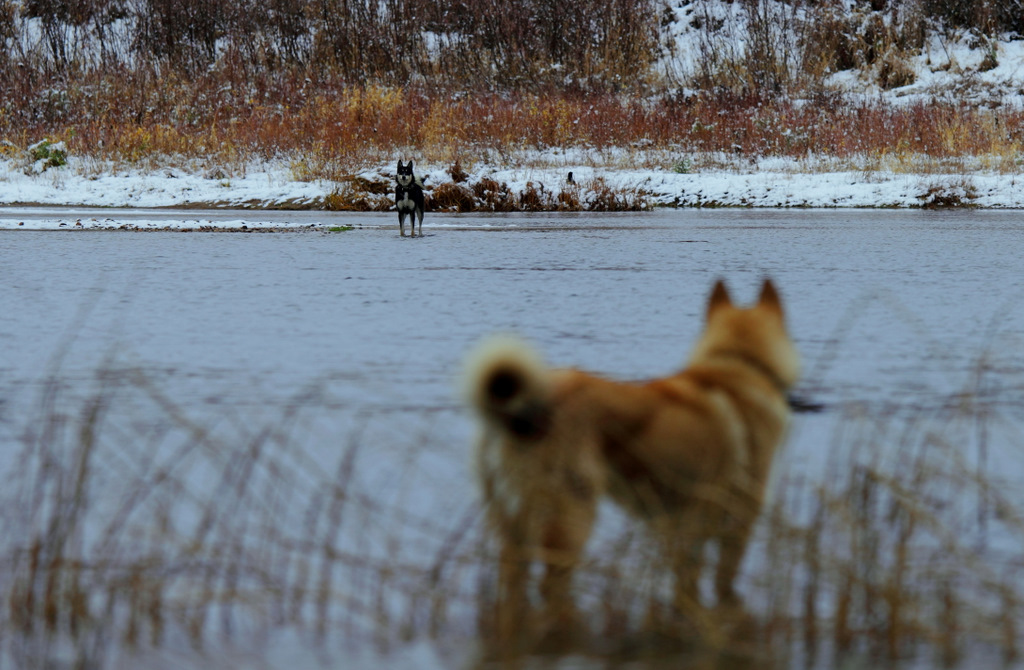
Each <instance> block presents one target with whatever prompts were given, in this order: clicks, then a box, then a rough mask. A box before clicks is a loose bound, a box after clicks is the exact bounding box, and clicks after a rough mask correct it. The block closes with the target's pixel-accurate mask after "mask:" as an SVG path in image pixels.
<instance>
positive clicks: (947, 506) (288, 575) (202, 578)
mask: <svg viewBox="0 0 1024 670" xmlns="http://www.w3.org/2000/svg"><path fill="white" fill-rule="evenodd" d="M983 370H984V367H983V366H982V365H981V364H979V371H981V372H979V376H978V384H977V388H972V389H967V390H966V391H965V393H964V394H963V395H962V396H961V397H960V398H957V399H955V402H953V403H951V404H948V405H946V406H941V407H934V408H925V407H904V408H893V409H891V410H883V411H879V409H878V408H876V407H871V406H858V405H849V406H847V407H846V408H845V409H841V410H838V411H842V413H843V416H842V417H841V418H840V419H839V420H838V421H836V423H835V425H836V433H835V435H834V437H833V439H832V440H831V441H830V443H829V444H828V445H827V447H828V453H829V456H828V458H827V461H828V463H827V466H825V467H824V468H823V469H822V472H823V473H824V474H823V476H822V475H813V474H808V473H807V472H805V471H803V470H801V469H799V468H797V469H788V468H784V469H783V470H782V471H781V472H780V480H779V482H778V484H777V486H776V492H775V495H774V498H773V500H774V502H773V504H772V505H771V506H770V507H769V508H768V509H767V510H766V512H765V513H764V516H763V519H762V522H761V527H760V531H759V534H758V537H760V540H758V541H756V542H755V545H754V548H753V550H752V555H751V557H750V560H749V561H748V571H747V582H746V585H745V587H744V589H743V590H744V591H745V593H746V597H747V601H748V603H749V613H748V614H745V615H743V616H739V617H737V616H736V613H735V612H731V613H730V612H717V611H715V610H711V611H709V612H707V613H704V614H699V615H692V613H691V617H690V618H689V619H688V620H687V621H688V622H687V623H685V624H682V625H680V624H679V623H676V622H675V621H674V619H673V617H671V616H667V617H666V616H665V614H666V613H667V610H666V605H665V603H667V602H668V597H669V590H668V588H667V587H668V585H667V582H666V579H665V576H666V574H667V571H666V569H665V566H664V565H662V564H661V558H660V552H658V551H657V549H656V548H655V547H652V546H651V543H650V541H649V538H646V537H645V536H644V535H643V533H642V531H640V530H639V529H637V528H636V527H634V526H633V525H631V524H629V523H625V522H624V520H623V519H621V518H619V519H616V518H612V519H611V520H610V521H607V522H606V523H605V524H604V530H603V531H602V532H599V533H598V537H597V538H596V540H597V545H596V546H595V547H594V548H593V549H592V551H590V552H589V555H590V556H591V558H590V559H589V562H588V563H587V565H585V566H583V568H582V569H581V571H580V574H579V577H578V581H577V591H578V601H579V603H580V605H581V607H583V608H584V611H586V612H587V613H588V614H587V617H586V621H587V624H588V626H587V628H586V630H581V631H580V632H579V635H578V637H576V638H575V639H574V640H572V641H571V643H569V645H568V646H566V647H561V648H556V649H555V650H554V651H562V652H574V653H582V654H584V655H588V656H596V657H599V658H604V659H606V661H607V660H610V659H617V660H618V661H623V662H625V661H627V660H630V661H634V662H637V663H641V665H640V666H638V667H645V666H644V665H642V664H643V663H647V664H649V667H659V663H662V664H663V663H678V662H682V661H683V660H684V659H685V660H686V661H687V662H697V661H700V662H702V663H707V664H711V665H720V664H723V663H724V664H729V665H736V666H738V667H791V666H793V665H795V664H804V663H807V664H809V665H814V664H819V665H825V666H835V665H839V664H841V663H842V662H843V660H842V659H851V658H863V659H874V660H872V661H870V662H871V663H894V662H897V661H899V660H906V659H918V660H921V659H925V660H926V661H927V659H932V660H935V659H939V660H941V661H942V662H947V663H949V664H951V665H956V664H957V662H958V660H965V662H966V661H969V660H970V659H972V658H977V654H978V653H994V654H996V655H1000V656H1003V657H1005V659H1007V660H1008V661H1012V660H1013V659H1016V658H1017V657H1018V654H1019V648H1018V644H1017V639H1018V635H1019V633H1020V632H1021V631H1020V627H1021V621H1022V619H1021V606H1022V604H1024V592H1022V589H1021V586H1020V585H1021V584H1024V580H1022V579H1021V578H1022V577H1024V574H1022V571H1024V558H1022V556H1021V551H1022V550H1021V544H1022V543H1021V540H1022V538H1024V508H1022V504H1021V500H1020V496H1019V495H1018V494H1017V490H1018V484H1019V482H1014V481H1012V480H1011V478H1012V477H1013V476H1014V473H1013V472H1012V471H1011V472H1007V477H1006V478H1003V477H1000V476H999V475H996V474H994V473H996V472H1006V471H1005V470H999V469H993V468H992V467H991V465H992V462H991V459H993V458H996V453H997V452H996V448H997V447H1006V446H1012V445H1013V444H1020V443H1021V439H1022V437H1024V436H1022V435H1021V434H1020V426H1019V422H1018V421H1017V420H1016V418H1015V417H1016V414H1017V413H1018V412H1017V411H1016V410H1015V409H1013V408H1010V409H998V406H997V405H995V404H993V400H994V399H993V398H992V397H990V396H988V395H986V393H984V383H983V377H984V375H983V374H982V372H983ZM325 393H326V392H325V390H324V385H323V384H322V383H319V384H311V385H310V387H309V388H308V389H307V390H305V391H303V392H302V393H300V394H299V395H297V396H296V397H294V398H291V399H288V400H286V401H285V402H283V403H281V404H279V405H277V406H276V407H277V409H274V410H273V411H271V412H269V413H268V412H264V413H263V414H262V416H261V417H260V420H259V421H256V422H254V421H252V420H251V419H248V420H247V419H245V418H244V417H242V416H233V415H232V414H231V413H230V412H228V413H227V414H225V415H223V417H222V418H221V419H220V420H218V421H217V422H215V423H212V424H207V423H204V422H203V421H199V420H197V419H196V418H194V417H193V416H192V415H193V412H191V411H189V410H187V409H185V408H184V407H182V406H180V405H178V404H177V403H176V402H175V401H174V399H173V398H170V397H168V396H167V395H166V394H165V393H164V392H163V391H162V390H161V389H160V388H159V387H158V386H157V385H154V384H153V383H152V381H151V380H150V379H149V378H147V377H146V376H145V375H144V374H142V373H140V372H139V371H137V370H133V369H130V368H128V369H126V368H119V367H117V366H114V365H111V366H109V367H107V368H105V369H102V370H100V371H99V372H98V373H97V375H96V376H95V381H94V383H93V385H92V388H91V389H89V390H88V391H87V392H86V393H85V394H84V395H81V396H77V395H71V394H70V391H69V388H68V387H67V386H66V384H65V381H64V380H62V379H60V378H59V377H58V376H54V377H53V378H52V379H51V380H50V382H49V383H48V384H47V385H46V386H45V388H44V391H43V393H42V394H41V397H40V398H39V401H38V403H37V404H36V405H35V409H34V410H33V412H32V413H31V415H30V416H29V417H28V418H27V419H26V420H25V422H24V424H23V425H21V424H20V423H19V426H18V430H17V431H13V432H11V433H10V434H9V435H8V436H7V437H6V438H5V442H6V443H7V444H8V447H9V448H19V449H20V453H19V454H18V456H17V459H16V461H15V462H16V463H17V465H16V466H15V467H14V471H13V472H12V474H13V478H12V479H11V480H10V482H11V483H10V484H8V486H7V487H6V488H5V493H4V495H5V496H6V499H5V500H4V504H5V508H6V509H7V510H8V512H7V513H6V514H5V516H4V519H3V521H2V531H3V532H2V537H3V538H4V539H3V541H2V543H0V589H2V590H0V595H2V598H3V608H2V610H0V628H2V630H3V631H4V634H3V635H2V636H0V659H7V662H10V663H13V664H14V666H15V667H19V668H42V667H51V664H52V663H53V662H56V659H58V658H60V659H64V660H68V659H72V661H71V662H72V665H75V666H76V667H104V666H106V665H108V664H111V663H112V662H113V661H114V660H116V659H122V660H123V659H125V658H127V657H130V655H131V654H134V653H143V654H144V653H145V651H146V650H152V649H161V648H163V647H164V646H165V645H169V644H170V645H180V642H181V641H182V640H185V641H187V642H188V644H190V645H191V646H193V647H194V648H195V649H196V650H197V652H198V651H199V650H202V649H204V648H206V647H207V646H209V645H216V644H217V643H218V642H220V641H223V640H229V641H233V643H235V644H238V645H241V646H243V647H244V646H246V645H251V644H255V643H256V638H255V637H254V636H257V637H258V636H262V635H264V634H266V633H269V632H273V631H283V630H290V631H296V632H298V633H299V634H300V635H302V636H305V637H307V638H308V639H312V640H319V641H320V642H321V643H324V644H330V643H332V642H337V641H339V640H340V641H344V642H345V644H352V645H356V646H360V645H365V646H369V647H374V648H376V649H379V650H381V651H382V652H384V653H386V650H388V649H390V648H393V647H395V646H400V645H402V644H405V643H406V642H407V641H409V640H414V639H424V638H426V639H436V640H439V641H444V640H448V641H450V640H452V639H465V638H467V637H469V638H472V637H474V636H476V637H478V638H479V639H480V640H481V641H482V642H483V643H484V644H483V649H485V650H486V649H487V644H486V643H487V641H488V639H489V638H490V635H491V622H490V620H489V616H488V613H489V612H490V611H491V610H490V605H489V603H490V602H491V599H492V597H493V584H494V577H495V560H496V556H495V555H494V553H493V549H492V548H491V547H490V546H489V545H488V544H487V543H486V542H485V541H484V540H483V539H482V536H481V527H480V519H479V514H478V511H477V507H478V504H477V501H476V499H475V494H474V493H473V489H472V484H471V483H470V482H469V481H461V480H458V479H457V477H456V473H458V472H459V468H458V467H455V464H454V461H452V462H449V463H448V465H447V466H446V467H447V471H448V472H449V473H450V474H449V475H444V476H440V478H438V476H437V475H436V474H435V475H433V477H434V479H427V480H425V481H426V482H430V481H436V485H437V488H436V490H434V491H433V493H430V494H429V495H430V502H429V503H425V502H424V501H422V500H421V501H420V502H412V501H408V500H407V501H405V502H404V503H403V502H402V501H401V496H400V495H397V491H398V489H402V488H405V486H403V485H399V486H398V487H397V489H396V488H394V487H393V486H385V487H383V488H382V487H381V485H380V483H379V482H380V481H381V480H380V477H381V473H382V471H384V472H386V473H387V477H386V480H387V481H393V480H394V479H395V477H398V479H403V478H405V477H413V479H411V480H409V481H411V482H415V483H416V484H417V485H421V484H422V482H423V481H424V480H422V479H421V478H422V477H424V475H425V473H427V472H434V473H436V472H437V467H436V466H437V463H435V464H433V465H434V467H428V468H422V467H421V466H420V465H418V463H419V459H422V458H438V457H439V456H438V455H440V459H441V460H440V461H439V463H444V462H445V459H446V458H451V459H455V460H461V458H462V456H459V452H460V450H458V449H456V450H454V451H453V452H446V451H445V449H443V448H441V449H427V450H424V449H423V445H430V444H433V442H432V440H435V439H436V437H435V436H434V430H435V428H436V427H437V426H438V425H440V424H438V423H437V421H438V419H437V418H436V417H434V418H432V414H431V413H430V412H426V411H420V410H415V409H410V410H403V411H402V412H401V413H400V414H399V415H398V416H396V415H395V414H393V413H386V414H381V413H379V412H377V413H367V412H362V411H350V412H349V414H348V415H347V416H348V419H347V420H346V421H343V422H342V425H345V426H346V428H345V429H344V430H345V432H346V434H345V435H342V436H337V437H339V438H340V439H339V440H338V441H337V442H334V440H332V441H331V444H330V445H326V446H324V445H313V444H307V443H304V442H303V439H304V436H306V435H308V434H309V433H307V432H306V427H307V426H308V425H309V424H313V423H316V422H317V421H318V420H319V418H318V416H317V414H318V413H320V412H331V413H335V414H336V413H337V412H338V411H339V410H338V404H337V403H336V402H335V401H332V400H330V398H329V395H325ZM449 411H453V410H449V409H443V410H441V412H442V413H447V412H449ZM435 413H436V410H435ZM443 420H444V421H449V420H450V417H446V418H444V419H443ZM396 421H399V422H401V423H403V424H405V425H407V426H409V427H412V429H411V430H403V431H398V432H395V433H393V436H401V438H400V439H399V438H398V437H395V439H396V440H398V442H396V443H395V444H391V445H384V444H380V443H376V442H374V440H377V439H379V435H380V430H379V429H380V427H381V426H394V425H395V422H396ZM332 425H338V424H337V423H336V422H335V423H332ZM417 426H418V428H416V427H417ZM22 429H24V430H23V431H22ZM373 435H376V436H377V437H371V436H373ZM401 440H405V442H401ZM823 446H824V445H823ZM449 448H451V447H450V445H449ZM467 448H468V446H467ZM446 453H449V456H444V454H446ZM325 454H326V455H327V456H326V457H325ZM442 467H445V466H442ZM1017 472H1018V474H1019V472H1020V470H1019V469H1018V471H1017ZM396 473H397V475H396ZM426 488H427V489H428V490H429V489H430V485H429V483H428V484H427V485H426ZM410 503H411V504H410ZM442 510H444V511H442ZM652 612H661V615H660V616H654V617H653V618H652V616H651V615H652ZM541 648H543V646H542V647H541ZM549 651H551V649H549ZM487 657H488V653H487V652H486V651H485V652H484V655H483V658H487ZM673 659H674V660H673ZM801 659H803V660H801Z"/></svg>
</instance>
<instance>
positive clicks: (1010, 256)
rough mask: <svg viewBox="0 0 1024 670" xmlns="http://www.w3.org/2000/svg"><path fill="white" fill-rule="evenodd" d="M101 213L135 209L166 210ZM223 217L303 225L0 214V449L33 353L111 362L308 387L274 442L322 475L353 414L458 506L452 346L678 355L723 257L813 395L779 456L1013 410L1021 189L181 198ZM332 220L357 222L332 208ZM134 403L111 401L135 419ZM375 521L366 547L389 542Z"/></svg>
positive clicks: (1021, 367) (668, 365) (194, 400)
mask: <svg viewBox="0 0 1024 670" xmlns="http://www.w3.org/2000/svg"><path fill="white" fill-rule="evenodd" d="M103 214H104V216H106V217H110V218H111V219H113V220H114V222H119V221H129V220H134V221H138V220H140V219H141V220H144V221H147V222H151V223H153V224H154V226H159V225H160V224H161V222H163V223H166V222H168V221H171V220H173V219H175V217H181V216H182V215H181V214H180V213H175V212H146V213H142V214H140V213H125V212H118V211H105V212H104V213H103ZM0 216H3V212H0ZM17 216H19V217H32V216H37V217H51V218H53V217H58V218H61V217H63V218H69V219H70V218H72V217H74V216H76V213H74V212H63V211H58V212H32V211H25V210H19V211H18V213H17ZM218 217H219V218H230V219H231V220H236V221H237V220H244V221H250V222H251V224H252V225H251V226H250V227H252V228H256V227H260V226H261V225H262V226H264V227H267V226H272V224H274V223H275V222H301V223H303V224H304V225H305V224H306V222H307V221H308V222H309V223H313V224H319V225H315V226H314V227H313V228H306V229H303V232H281V233H273V234H271V233H262V234H225V233H201V232H191V233H181V232H146V233H130V232H104V231H77V232H76V231H62V232H32V231H7V232H0V258H2V264H0V282H2V284H0V285H2V287H3V288H2V290H0V315H3V316H2V317H0V461H6V462H7V464H8V465H10V464H11V461H12V457H13V456H14V454H15V453H16V447H15V445H16V443H17V440H18V439H19V438H18V436H19V435H21V433H22V431H23V430H24V429H25V422H26V419H25V417H31V416H33V415H32V408H33V407H35V405H36V403H37V402H38V398H39V397H40V395H41V393H42V391H43V390H44V389H45V388H47V386H46V379H47V378H48V377H49V376H50V375H56V376H57V377H59V379H60V380H61V389H62V391H61V392H62V396H61V398H62V399H63V402H66V403H68V404H69V405H71V404H73V401H74V400H75V399H76V398H83V397H87V396H88V395H89V393H90V392H92V390H94V389H95V386H96V371H97V370H98V369H102V368H104V367H109V366H113V367H118V368H130V369H133V370H138V371H140V372H141V373H142V375H143V376H144V378H145V379H146V380H148V383H151V384H153V385H154V386H155V387H156V388H158V389H159V390H160V392H161V393H162V394H164V395H165V396H167V397H168V398H170V399H171V400H172V401H173V402H174V403H175V404H176V405H177V406H178V407H180V408H181V409H182V410H183V411H184V412H185V413H187V414H188V416H189V417H191V420H193V421H195V422H196V423H197V424H199V425H203V424H207V423H210V422H218V421H220V422H223V421H225V417H228V418H229V422H230V423H232V425H235V426H236V428H237V426H243V427H245V426H249V425H258V424H259V422H260V421H264V422H273V421H275V420H276V419H275V417H279V416H283V415H284V414H285V413H286V412H287V411H289V409H290V408H294V407H296V406H303V408H304V410H308V413H309V417H308V418H307V420H306V421H305V422H304V423H303V424H302V426H301V427H300V428H297V429H295V430H296V433H295V435H294V436H293V437H294V440H293V441H294V442H296V443H307V442H308V443H313V444H314V445H315V446H313V447H310V449H311V452H310V453H311V454H312V459H313V460H314V461H317V463H318V464H321V465H322V471H323V472H324V473H328V474H326V475H325V476H326V477H329V476H332V475H330V474H329V473H333V472H334V467H335V463H336V461H337V459H338V458H339V455H340V454H341V453H342V449H341V445H343V444H344V442H345V439H346V438H347V437H348V436H350V435H351V434H352V432H353V431H354V430H357V429H358V430H364V431H366V434H367V435H369V436H371V437H373V438H374V439H373V440H370V442H371V443H373V444H380V445H383V446H381V448H380V451H378V452H376V453H375V455H374V457H373V458H372V459H370V460H372V461H374V462H379V463H385V464H390V465H388V466H387V467H376V468H374V467H370V468H369V469H368V474H367V479H366V481H365V482H363V486H364V490H365V491H366V492H367V493H368V494H370V493H373V494H374V495H377V496H378V497H380V498H382V499H383V500H384V501H385V502H386V503H387V505H389V506H390V507H389V509H393V510H405V511H410V510H411V511H415V512H417V513H424V514H427V513H428V512H429V510H442V511H441V512H440V513H441V514H443V515H446V517H449V518H454V517H456V516H458V515H460V514H464V513H465V510H466V509H467V508H471V507H472V506H473V505H475V501H474V493H473V487H472V484H471V481H470V474H469V472H468V468H467V467H466V461H467V459H468V453H469V441H470V436H471V432H472V428H471V425H470V422H469V419H468V417H467V416H466V415H465V413H464V412H463V411H462V408H461V405H460V403H459V401H458V397H457V381H456V379H457V375H458V370H459V365H460V361H461V358H462V356H463V354H464V352H465V351H466V349H467V348H468V347H469V346H471V345H472V344H473V343H474V342H475V341H476V340H478V339H479V338H480V337H482V336H484V335H486V334H489V333H492V332H495V331H516V332H519V333H521V334H523V335H525V336H526V337H528V338H529V339H530V340H532V341H533V342H535V343H536V345H537V346H538V347H539V349H540V350H541V351H542V352H543V353H544V355H545V357H546V358H547V359H548V360H549V361H551V362H553V363H555V364H558V365H574V366H579V367H582V368H586V369H590V370H594V371H599V372H603V373H606V374H609V375H611V376H615V377H620V378H638V377H650V376H655V375H661V374H665V373H668V372H670V371H672V370H674V369H675V368H677V367H678V366H679V365H681V364H682V362H683V361H684V360H685V358H686V355H687V353H688V348H689V346H690V344H691V343H692V342H693V341H694V339H695V337H696V334H697V332H698V330H699V328H700V325H701V322H702V318H703V311H704V305H705V301H706V298H707V293H708V291H709V290H710V287H711V285H712V283H713V281H714V280H715V279H716V278H718V277H724V278H726V280H727V281H728V283H729V285H730V287H731V288H732V289H733V295H734V298H735V299H737V300H738V301H740V302H744V301H749V300H752V299H753V298H754V296H755V292H756V290H757V287H758V286H759V285H760V281H761V279H762V278H763V277H765V276H770V277H772V278H773V279H774V280H775V281H776V283H777V285H778V287H779V288H780V291H781V293H782V296H783V299H784V303H785V306H786V308H787V311H788V318H789V324H790V328H791V331H792V333H793V336H794V339H795V340H796V343H797V346H798V348H799V349H800V351H801V352H802V355H803V357H804V361H805V378H804V381H803V382H802V384H801V387H800V388H799V389H798V391H799V393H800V394H802V395H804V396H806V397H808V398H810V399H813V400H815V401H818V402H822V403H824V404H825V405H826V408H827V409H826V411H825V412H824V413H822V414H819V415H801V416H799V417H798V419H797V421H796V424H795V426H794V430H793V435H792V439H791V440H790V444H789V446H788V448H787V451H786V455H785V457H784V461H783V467H784V468H787V469H791V470H792V469H799V468H806V469H808V470H809V471H813V470H814V469H815V468H816V467H817V468H819V469H820V468H821V467H824V466H823V463H824V461H825V460H826V458H827V449H823V445H825V444H828V443H829V439H830V435H831V433H832V431H833V430H835V422H836V421H837V420H838V417H840V416H843V415H845V414H846V413H847V412H848V410H849V408H851V407H860V408H862V411H863V408H866V411H868V412H876V413H883V414H884V413H899V412H901V411H905V412H920V411H922V410H924V411H936V412H941V411H942V410H943V408H947V407H954V406H956V405H957V404H958V403H961V402H962V399H963V397H964V396H965V394H966V395H970V396H971V397H972V398H973V399H974V400H975V401H977V402H981V403H985V404H986V406H987V407H989V408H991V411H993V412H998V413H999V414H1000V415H1001V416H1004V417H1007V418H1008V419H1009V420H1010V421H1011V422H1016V421H1018V420H1019V419H1021V418H1022V417H1021V412H1022V408H1024V374H1022V373H1024V346H1022V345H1024V273H1022V272H1021V267H1020V243H1021V239H1022V235H1024V214H1021V213H1018V212H988V211H986V212H970V211H966V212H923V211H922V212H906V211H901V212H888V211H736V210H729V211H663V212H656V213H650V214H640V215H595V214H586V215H575V214H574V215H515V216H507V215H501V216H497V215H496V216H441V215H431V216H428V218H427V220H426V224H427V225H426V227H425V230H426V236H425V237H423V238H419V239H409V238H406V239H402V238H400V237H399V236H398V231H397V226H396V225H395V222H394V220H393V219H394V216H393V215H330V214H323V213H300V214H279V213H271V214H261V213H252V212H231V213H202V212H200V213H196V212H189V213H188V218H189V219H193V218H198V219H215V218H218ZM339 225H352V226H355V228H354V229H353V230H349V231H346V232H327V230H326V229H327V228H328V227H330V226H339ZM311 386H315V388H316V392H315V393H314V392H310V390H309V389H310V388H311ZM148 407H149V405H147V404H146V403H143V402H137V401H126V402H125V404H124V406H123V407H119V408H116V409H114V410H112V411H113V412H114V413H115V414H116V413H117V412H118V411H120V412H122V413H124V414H125V416H126V417H128V414H129V413H130V414H131V416H130V417H128V418H126V421H127V420H128V419H129V418H130V421H131V422H132V423H133V425H134V424H141V425H145V424H146V421H147V418H146V416H147V415H146V412H147V411H148V409H147V408H148ZM366 417H371V418H370V419H367V418H366ZM1015 425H1016V424H1015ZM254 430H255V429H254ZM156 442H159V440H156V439H154V443H156ZM420 444H429V445H431V447H430V449H429V450H425V451H423V452H421V451H419V450H417V449H416V448H415V447H416V446H417V445H420ZM965 448H966V447H965ZM991 458H992V460H991V462H990V463H989V464H988V465H989V466H990V467H993V468H999V467H1001V465H1002V464H1003V463H1005V462H1007V461H1005V460H1002V458H1001V457H1000V456H998V454H997V455H993V456H991ZM396 462H403V463H409V462H412V463H414V466H415V469H416V472H417V473H418V474H417V476H416V477H414V478H410V476H409V474H408V468H405V469H401V472H398V473H396V468H394V467H391V465H393V464H394V463H396ZM1000 474H1001V475H1007V472H1006V471H1001V472H1000ZM1011 474H1013V476H1016V475H1017V474H1019V471H1018V472H1017V473H1011ZM196 476H197V477H200V479H202V477H203V475H202V474H201V473H200V474H198V475H196ZM395 518H398V517H397V516H396V517H395ZM396 523H399V522H397V521H396ZM421 530H422V529H421ZM396 532H406V531H396ZM409 532H410V533H411V532H413V531H409ZM426 534H427V535H429V533H426ZM388 538H391V539H393V534H392V535H388ZM388 538H385V539H382V540H381V542H380V546H377V547H376V548H375V549H370V550H367V551H379V552H381V553H382V554H385V555H386V554H387V553H388V552H389V551H393V548H392V547H390V546H388V545H387V539H388ZM422 543H426V544H422ZM410 544H411V545H412V546H414V547H419V546H421V544H422V546H428V544H429V541H428V539H426V538H425V537H424V538H418V539H416V540H415V541H411V542H410ZM404 550H405V551H410V550H409V549H408V548H406V549H404ZM411 551H412V552H415V551H417V550H416V549H412V550H411ZM426 551H432V549H427V550H426Z"/></svg>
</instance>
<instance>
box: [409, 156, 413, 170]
mask: <svg viewBox="0 0 1024 670" xmlns="http://www.w3.org/2000/svg"><path fill="white" fill-rule="evenodd" d="M409 169H410V170H411V169H412V159H411V158H410V159H409Z"/></svg>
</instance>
